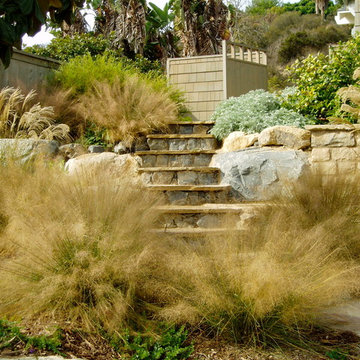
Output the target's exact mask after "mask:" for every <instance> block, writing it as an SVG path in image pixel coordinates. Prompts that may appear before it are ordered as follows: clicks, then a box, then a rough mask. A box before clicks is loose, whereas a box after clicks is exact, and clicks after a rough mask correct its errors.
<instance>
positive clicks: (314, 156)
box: [310, 148, 331, 162]
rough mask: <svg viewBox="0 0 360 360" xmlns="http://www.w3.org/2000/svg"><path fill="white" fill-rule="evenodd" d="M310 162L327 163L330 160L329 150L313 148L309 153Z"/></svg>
mask: <svg viewBox="0 0 360 360" xmlns="http://www.w3.org/2000/svg"><path fill="white" fill-rule="evenodd" d="M310 159H311V161H312V162H317V161H329V160H330V159H331V155H330V149H328V148H314V149H312V151H311V158H310Z"/></svg>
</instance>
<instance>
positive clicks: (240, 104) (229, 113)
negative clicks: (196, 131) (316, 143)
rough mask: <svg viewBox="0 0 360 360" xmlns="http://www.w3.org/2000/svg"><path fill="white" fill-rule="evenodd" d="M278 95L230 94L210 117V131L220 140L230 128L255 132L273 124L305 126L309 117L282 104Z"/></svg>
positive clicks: (260, 93) (256, 93) (257, 93)
mask: <svg viewBox="0 0 360 360" xmlns="http://www.w3.org/2000/svg"><path fill="white" fill-rule="evenodd" d="M280 101H281V100H280V98H279V97H277V96H276V95H275V94H271V93H269V92H267V91H265V90H261V89H260V90H253V91H250V92H248V93H247V94H245V95H241V96H239V97H232V98H229V99H227V100H225V101H224V102H222V103H221V104H220V105H218V106H217V108H216V109H215V112H214V113H213V115H212V117H211V120H212V121H215V125H214V127H213V129H212V130H211V134H212V135H214V136H215V137H216V138H217V139H223V138H225V137H226V136H228V135H229V134H230V133H231V132H233V131H244V132H246V133H256V132H260V131H262V130H264V129H265V128H267V127H270V126H275V125H292V126H299V127H301V126H304V125H305V124H306V123H307V122H309V120H308V119H306V118H305V117H304V116H302V115H300V114H299V113H297V112H295V111H293V110H288V109H285V108H282V107H281V103H280Z"/></svg>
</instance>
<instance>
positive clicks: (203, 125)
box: [136, 122, 260, 237]
mask: <svg viewBox="0 0 360 360" xmlns="http://www.w3.org/2000/svg"><path fill="white" fill-rule="evenodd" d="M213 125H214V123H213V122H176V123H172V124H171V125H170V130H171V132H172V133H171V134H152V135H148V136H147V143H148V145H149V148H150V150H145V151H138V152H136V155H138V156H140V157H141V160H142V167H141V168H140V170H139V171H140V173H141V174H142V179H143V181H144V182H145V184H146V185H147V187H148V188H149V189H150V190H153V191H157V192H158V194H159V197H161V203H162V204H164V205H162V206H159V207H158V209H157V210H158V211H160V213H161V217H160V223H159V225H158V228H157V230H156V231H159V232H164V233H166V234H171V235H177V236H183V237H188V236H192V235H195V236H202V235H208V234H221V233H223V232H224V231H228V230H229V229H231V230H236V231H238V230H241V228H242V226H243V222H244V218H247V217H248V214H249V211H250V212H251V211H253V209H254V206H255V207H256V206H259V205H260V204H255V203H244V202H239V200H238V199H235V198H234V196H233V194H232V192H231V187H230V186H229V185H220V181H221V178H220V176H221V174H220V170H219V169H218V168H214V167H210V166H209V164H210V161H211V158H212V156H213V154H214V153H215V152H216V149H217V148H218V143H217V141H216V139H215V138H214V137H213V136H212V135H210V134H209V130H210V129H211V127H212V126H213Z"/></svg>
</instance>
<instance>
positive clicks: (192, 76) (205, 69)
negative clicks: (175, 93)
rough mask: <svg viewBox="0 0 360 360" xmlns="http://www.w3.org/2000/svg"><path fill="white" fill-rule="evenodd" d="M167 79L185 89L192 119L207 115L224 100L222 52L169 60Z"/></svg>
mask: <svg viewBox="0 0 360 360" xmlns="http://www.w3.org/2000/svg"><path fill="white" fill-rule="evenodd" d="M167 73H168V78H169V83H170V84H172V85H175V86H177V87H178V88H179V89H180V90H182V91H184V93H185V97H186V103H185V105H186V106H187V107H188V109H189V110H190V111H191V113H192V116H193V118H194V120H201V121H206V120H209V119H210V116H211V114H212V113H213V112H214V110H215V107H216V105H217V104H219V103H220V102H221V101H222V100H224V87H223V61H222V55H213V56H198V57H191V58H177V59H169V60H168V69H167Z"/></svg>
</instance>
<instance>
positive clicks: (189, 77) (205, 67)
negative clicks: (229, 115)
mask: <svg viewBox="0 0 360 360" xmlns="http://www.w3.org/2000/svg"><path fill="white" fill-rule="evenodd" d="M167 74H168V79H169V83H170V84H172V85H175V86H176V87H178V88H179V89H180V90H182V91H184V92H185V97H186V103H185V104H186V106H187V107H188V108H189V110H190V111H191V112H192V117H193V118H194V120H205V121H206V120H209V119H210V117H211V115H212V113H213V112H214V110H215V107H216V106H217V105H218V104H219V103H220V102H221V101H223V100H225V99H227V98H229V97H231V96H239V95H242V94H246V93H247V92H248V91H250V90H255V89H266V88H267V66H266V54H265V52H264V51H261V50H254V49H250V48H248V47H245V46H243V45H240V44H236V43H232V42H226V41H224V42H223V54H221V55H211V56H197V57H187V58H176V59H168V63H167Z"/></svg>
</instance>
